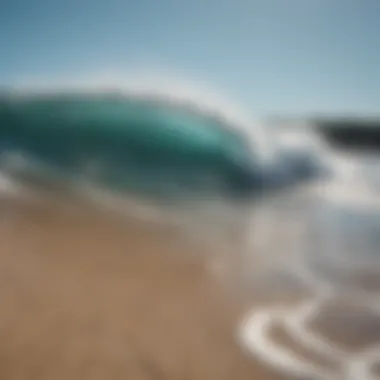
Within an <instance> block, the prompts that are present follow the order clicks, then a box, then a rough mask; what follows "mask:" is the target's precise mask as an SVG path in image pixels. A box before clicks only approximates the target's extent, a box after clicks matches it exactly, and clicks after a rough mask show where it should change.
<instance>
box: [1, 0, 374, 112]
mask: <svg viewBox="0 0 380 380" xmlns="http://www.w3.org/2000/svg"><path fill="white" fill-rule="evenodd" d="M140 64H144V65H145V66H147V67H149V66H151V67H152V68H156V67H159V68H165V69H166V70H167V71H169V72H170V70H171V69H173V70H174V71H175V72H176V73H181V75H185V76H189V77H191V78H195V79H200V80H203V81H206V82H207V83H208V84H209V85H210V86H215V87H216V88H219V89H222V90H223V91H224V92H225V93H227V94H228V95H229V96H230V97H232V98H234V99H236V100H237V101H238V102H241V103H242V104H244V106H245V107H250V108H251V109H252V110H253V112H254V113H256V114H258V115H266V114H270V113H276V114H281V113H286V114H308V113H321V112H322V113H351V114H352V113H354V114H355V113H359V114H378V115H380V0H133V1H132V0H3V1H0V85H1V84H4V85H7V84H12V83H14V82H15V81H16V82H17V81H20V80H22V79H23V78H35V77H37V78H40V77H44V76H47V77H53V76H62V75H64V76H65V75H66V76H67V75H72V74H73V75H76V76H77V75H81V73H86V72H88V71H96V70H99V71H102V70H119V71H120V70H128V68H130V67H136V66H138V65H140Z"/></svg>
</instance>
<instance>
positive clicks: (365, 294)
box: [240, 155, 380, 380]
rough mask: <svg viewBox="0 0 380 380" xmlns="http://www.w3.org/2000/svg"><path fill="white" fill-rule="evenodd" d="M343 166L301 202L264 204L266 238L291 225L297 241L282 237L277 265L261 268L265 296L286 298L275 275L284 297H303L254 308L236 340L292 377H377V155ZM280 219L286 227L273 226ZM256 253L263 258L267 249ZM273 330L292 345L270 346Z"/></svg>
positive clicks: (379, 298) (379, 307) (379, 176)
mask: <svg viewBox="0 0 380 380" xmlns="http://www.w3.org/2000/svg"><path fill="white" fill-rule="evenodd" d="M349 160H350V161H351V164H353V165H352V168H353V170H351V172H350V173H349V174H350V175H349V176H346V178H344V179H342V178H340V179H336V180H335V181H332V182H329V183H325V184H316V185H315V186H312V187H309V188H308V189H307V190H306V192H304V193H303V194H304V200H305V202H303V203H302V202H300V201H299V199H300V198H298V200H297V199H296V202H295V203H294V202H293V204H292V201H291V199H290V198H293V200H294V199H295V198H294V196H293V197H288V199H286V197H285V196H284V197H282V198H281V201H280V202H273V203H272V204H271V202H268V204H267V205H266V207H267V210H268V211H267V212H268V213H272V217H271V221H272V223H270V227H268V229H269V234H268V235H269V236H271V237H272V239H273V238H274V236H279V235H280V234H281V233H284V231H286V230H287V229H289V224H292V223H293V224H294V225H296V226H297V225H298V234H297V235H296V237H293V238H291V237H290V234H289V232H285V235H286V237H287V239H288V240H287V243H284V241H283V242H282V244H281V246H278V245H277V246H276V245H272V249H274V251H277V252H278V251H281V253H277V256H276V257H278V256H281V257H282V259H281V260H277V259H275V260H273V261H272V262H271V266H268V271H267V273H266V274H265V276H263V277H267V281H265V284H266V291H268V289H269V292H270V291H272V292H276V291H279V289H278V288H281V287H282V289H280V292H281V291H282V292H283V293H284V294H285V293H286V290H285V287H284V283H283V282H280V283H278V282H276V281H275V279H276V277H281V276H282V277H283V278H286V279H287V281H288V282H292V283H293V285H294V286H293V288H292V290H291V292H293V293H294V294H297V292H299V293H300V294H302V297H300V299H301V301H300V302H298V303H296V305H294V306H291V307H289V306H284V303H283V302H277V301H275V302H273V303H272V304H271V305H270V306H269V307H268V306H266V307H265V308H263V309H262V310H257V308H256V309H255V310H254V311H253V312H252V314H250V315H248V316H247V320H245V322H244V323H243V325H242V327H241V331H240V334H241V335H240V339H242V341H243V343H244V345H245V346H247V347H248V348H249V350H250V351H251V352H252V354H253V355H254V356H255V357H258V358H260V359H261V360H262V361H263V362H265V363H266V364H267V365H269V366H270V367H272V368H275V369H277V370H278V371H279V372H280V373H287V374H289V375H291V376H292V377H297V378H298V377H300V378H305V377H307V378H313V379H321V380H327V379H332V380H335V379H358V380H359V379H368V380H370V379H376V378H378V377H377V375H376V374H375V372H374V370H372V367H374V366H375V364H376V363H379V362H380V337H379V336H378V334H377V333H376V332H377V331H378V330H379V328H380V293H379V291H380V281H379V278H380V256H379V252H380V238H379V236H380V203H379V201H378V189H379V187H378V186H379V179H380V166H379V163H380V157H376V156H369V155H368V156H366V155H360V156H359V155H358V156H356V157H354V156H350V157H349ZM296 198H297V197H296ZM279 204H280V206H279ZM281 205H282V206H281ZM279 215H281V217H282V218H283V220H285V221H283V222H279V219H280V218H279ZM274 220H275V221H276V223H273V221H274ZM273 247H274V248H273ZM255 254H256V255H257V254H258V252H257V250H256V253H255ZM261 254H262V255H270V253H269V248H264V251H263V253H261ZM284 257H286V258H284ZM276 287H277V288H276ZM271 288H272V290H270V289H271ZM305 289H307V292H308V293H309V295H307V296H304V293H302V291H304V290H305ZM280 299H281V297H280ZM256 307H257V306H256ZM278 326H280V327H281V328H282V329H284V331H285V333H286V334H288V335H290V336H293V338H294V339H295V342H296V343H295V344H293V346H292V345H289V344H281V342H276V341H275V340H274V338H273V336H272V332H273V331H274V329H276V328H278ZM359 341H360V342H361V344H360V345H359V346H360V348H357V346H358V342H359ZM297 349H298V351H299V349H303V350H305V349H307V350H309V351H310V352H311V353H313V354H314V358H312V359H310V358H309V359H306V358H305V356H302V355H300V354H299V353H297ZM318 355H319V356H322V357H324V358H325V359H326V358H329V360H332V361H333V362H334V363H335V368H334V369H331V368H327V367H326V366H323V365H320V364H318V361H317V360H316V357H317V356H318Z"/></svg>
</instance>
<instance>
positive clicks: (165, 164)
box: [0, 95, 257, 194]
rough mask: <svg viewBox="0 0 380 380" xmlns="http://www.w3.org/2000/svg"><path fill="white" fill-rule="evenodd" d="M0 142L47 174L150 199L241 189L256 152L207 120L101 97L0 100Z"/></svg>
mask: <svg viewBox="0 0 380 380" xmlns="http://www.w3.org/2000/svg"><path fill="white" fill-rule="evenodd" d="M0 141H1V147H2V151H3V152H18V153H21V154H22V155H24V156H25V157H27V159H28V160H32V161H33V162H34V163H35V164H36V165H35V166H39V167H40V168H44V169H45V174H47V175H50V176H53V175H57V174H59V175H58V176H61V177H65V176H66V177H67V178H69V177H70V178H75V177H78V176H81V177H84V178H86V179H88V180H90V181H92V182H94V183H95V184H101V185H106V186H108V187H111V188H115V189H119V190H122V189H124V190H132V191H144V192H147V193H150V194H152V193H157V194H172V193H173V192H178V191H182V190H183V191H188V192H191V191H196V190H198V191H200V192H202V191H205V192H207V191H209V190H211V191H216V192H218V191H219V192H223V191H225V190H226V189H227V188H228V187H230V188H231V189H234V187H236V188H237V187H240V186H241V187H243V186H244V180H245V178H244V177H245V176H246V177H247V178H248V177H249V176H252V175H253V174H254V171H255V167H254V165H255V163H256V162H255V158H256V157H255V154H256V153H257V152H255V151H254V150H252V149H249V148H248V146H247V145H246V143H245V141H244V137H243V136H242V135H241V134H240V133H238V132H236V131H233V130H232V129H230V128H228V127H226V126H225V125H222V122H221V121H217V120H216V118H213V117H210V116H208V115H206V114H202V113H196V112H193V111H190V110H187V109H186V108H184V107H182V108H181V107H174V106H171V105H169V104H163V103H162V102H161V103H160V102H158V101H153V100H152V99H145V100H141V99H137V98H136V99H134V98H125V97H113V96H108V95H102V96H101V95H92V96H89V95H86V96H79V95H69V96H53V97H30V98H27V97H26V98H21V99H16V100H8V101H7V100H3V103H2V104H1V108H0ZM249 180H250V179H249V178H248V181H249Z"/></svg>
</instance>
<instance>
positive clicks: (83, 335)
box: [0, 198, 280, 380]
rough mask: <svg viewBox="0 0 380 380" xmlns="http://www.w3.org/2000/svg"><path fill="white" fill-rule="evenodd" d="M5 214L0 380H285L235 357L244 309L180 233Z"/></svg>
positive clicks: (17, 204)
mask: <svg viewBox="0 0 380 380" xmlns="http://www.w3.org/2000/svg"><path fill="white" fill-rule="evenodd" d="M1 208H2V215H1V219H0V240H1V250H0V271H1V274H0V282H1V284H0V303H1V307H0V347H1V349H0V377H1V378H2V379H7V380H13V379H17V380H22V379H36V380H37V379H38V380H43V379H49V380H56V379H65V380H67V379H71V380H75V379H78V380H79V379H80V380H85V379H91V380H93V379H123V380H125V379H136V380H139V379H205V380H206V379H207V380H212V379H218V380H220V379H232V378H236V379H261V380H269V379H280V377H278V376H276V375H275V374H274V373H273V372H272V371H271V370H269V369H267V368H266V367H265V366H263V365H262V364H260V363H259V362H258V361H256V360H254V359H252V357H251V356H250V355H248V354H247V353H246V352H244V350H243V349H242V348H241V347H240V346H239V344H238V343H237V341H236V326H237V324H238V322H239V318H240V317H241V315H242V312H243V311H244V306H243V304H240V305H239V302H236V300H234V299H233V298H232V297H230V296H231V295H230V294H229V292H228V291H227V288H226V287H223V286H221V284H220V282H218V281H217V280H216V279H215V278H214V277H213V276H212V275H211V274H210V273H209V272H207V270H206V269H205V268H207V265H205V260H201V259H200V257H201V256H200V255H194V254H193V253H194V252H191V251H192V250H194V249H201V248H200V247H199V246H198V247H197V248H195V246H191V244H189V243H188V242H186V243H185V242H184V241H183V239H181V238H180V237H179V236H178V234H177V232H176V231H175V230H173V229H171V228H169V227H163V226H161V227H159V226H157V225H149V224H146V223H142V222H139V221H138V220H135V219H133V218H130V219H124V220H123V221H121V220H120V219H119V218H116V217H111V216H110V215H109V214H107V215H105V214H104V213H102V212H100V211H95V210H93V209H90V208H89V207H80V206H79V205H73V204H72V205H71V207H70V208H67V207H65V206H62V205H61V206H59V205H58V204H57V203H56V202H52V201H49V202H44V201H42V202H39V203H38V202H37V203H35V202H29V201H21V200H20V199H13V200H11V199H7V198H3V199H2V200H1ZM199 253H201V252H199Z"/></svg>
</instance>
